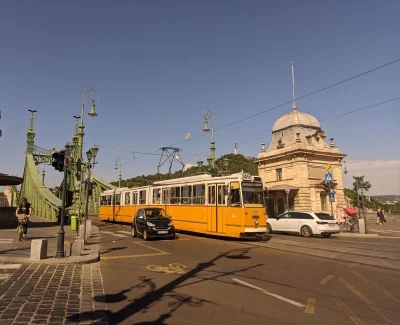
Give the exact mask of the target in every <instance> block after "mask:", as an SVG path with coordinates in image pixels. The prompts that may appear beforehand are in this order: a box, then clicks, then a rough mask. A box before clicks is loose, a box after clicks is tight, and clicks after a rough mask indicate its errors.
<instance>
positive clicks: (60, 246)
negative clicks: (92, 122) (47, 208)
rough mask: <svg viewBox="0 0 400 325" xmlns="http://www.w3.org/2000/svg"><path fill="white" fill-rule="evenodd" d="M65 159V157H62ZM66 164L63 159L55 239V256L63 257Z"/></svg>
mask: <svg viewBox="0 0 400 325" xmlns="http://www.w3.org/2000/svg"><path fill="white" fill-rule="evenodd" d="M68 149H69V144H68V143H67V144H66V145H65V152H68ZM64 159H65V158H64ZM67 170H68V167H67V164H66V163H65V161H64V178H63V187H62V194H61V213H60V230H59V231H58V241H57V252H56V258H62V257H65V253H64V234H65V231H64V216H65V191H66V187H67Z"/></svg>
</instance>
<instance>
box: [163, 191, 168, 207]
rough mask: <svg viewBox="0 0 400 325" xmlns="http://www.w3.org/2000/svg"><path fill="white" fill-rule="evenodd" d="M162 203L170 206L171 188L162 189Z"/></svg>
mask: <svg viewBox="0 0 400 325" xmlns="http://www.w3.org/2000/svg"><path fill="white" fill-rule="evenodd" d="M162 203H163V204H169V188H163V189H162Z"/></svg>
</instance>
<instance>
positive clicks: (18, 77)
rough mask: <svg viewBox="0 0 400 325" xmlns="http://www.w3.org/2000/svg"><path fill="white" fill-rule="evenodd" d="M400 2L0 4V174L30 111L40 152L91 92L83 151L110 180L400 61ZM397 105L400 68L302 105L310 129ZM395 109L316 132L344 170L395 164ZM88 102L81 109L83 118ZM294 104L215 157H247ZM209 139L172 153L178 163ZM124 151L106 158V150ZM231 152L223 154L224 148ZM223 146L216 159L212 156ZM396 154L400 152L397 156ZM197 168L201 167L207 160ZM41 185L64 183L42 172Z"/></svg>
mask: <svg viewBox="0 0 400 325" xmlns="http://www.w3.org/2000/svg"><path fill="white" fill-rule="evenodd" d="M399 12H400V2H399V1H397V0H386V1H384V2H381V1H361V0H359V1H321V0H315V1H301V2H300V1H281V0H279V1H251V0H250V1H232V0H230V1H183V0H182V1H173V0H171V1H68V2H59V1H57V2H54V1H40V2H33V1H24V2H19V1H13V2H3V3H2V4H1V6H0V109H1V111H2V119H1V120H0V129H2V130H3V137H2V138H0V152H1V159H0V167H1V172H3V173H8V174H17V175H22V173H23V164H24V150H25V138H26V135H25V134H26V131H27V128H28V124H29V113H28V111H27V110H28V109H31V108H34V109H36V110H38V113H37V115H36V123H35V129H36V132H37V135H36V139H35V142H36V144H37V145H39V146H41V147H44V148H51V146H53V145H54V146H56V147H57V148H60V147H62V146H63V145H64V143H65V142H66V141H70V138H71V136H72V133H73V128H74V119H73V118H72V116H73V115H80V105H81V98H82V94H83V92H84V90H85V89H87V88H94V89H96V90H97V91H98V92H99V93H100V97H101V98H100V100H99V102H98V104H97V107H96V108H97V112H98V117H96V118H89V117H88V116H87V115H86V117H85V125H86V128H85V132H86V136H85V143H87V144H88V145H90V146H91V145H92V144H98V145H99V146H101V148H100V151H99V155H98V158H99V161H100V163H99V164H98V165H97V166H96V169H95V172H96V173H97V174H98V175H100V176H102V177H104V178H105V179H106V180H111V179H116V178H117V174H118V173H117V171H114V170H113V166H114V160H115V158H116V157H118V156H119V157H121V159H122V161H123V162H125V161H127V160H129V159H131V158H132V155H131V154H130V153H129V150H132V151H142V152H149V151H153V150H156V149H157V148H160V147H162V146H168V145H171V144H174V143H176V142H179V141H181V140H184V139H185V134H186V133H191V135H192V137H194V136H196V135H198V134H201V133H202V131H201V130H202V128H203V119H202V115H201V113H202V110H203V109H205V108H209V109H211V110H212V111H213V114H214V120H215V127H221V126H223V125H226V124H228V123H230V122H234V121H236V120H239V119H241V118H243V117H246V116H249V115H251V114H255V113H258V112H260V111H263V110H266V109H268V108H271V107H273V106H275V105H278V104H281V103H284V102H286V101H288V100H290V99H291V61H294V62H295V79H296V95H297V96H298V97H300V96H301V95H304V94H307V93H309V92H311V91H314V90H317V89H320V88H322V87H324V86H327V85H330V84H332V83H335V82H337V81H340V80H342V79H346V78H348V77H351V76H353V75H356V74H358V73H362V72H364V71H366V70H369V69H371V68H374V67H376V66H379V65H381V64H384V63H387V62H389V61H393V60H395V59H398V58H400V42H399V30H400V20H399V18H398V13H399ZM398 96H400V63H397V64H393V65H391V66H389V67H387V68H383V69H381V70H379V71H376V72H373V73H371V74H368V75H366V76H363V77H360V78H358V79H355V80H352V81H350V82H347V83H344V84H342V85H340V86H338V87H334V88H332V89H329V90H327V91H324V92H321V93H319V94H316V95H314V96H310V97H308V98H307V99H304V100H300V101H298V102H297V106H298V109H299V110H301V111H304V112H307V113H309V114H312V115H314V116H315V117H316V118H317V119H319V120H323V119H324V118H327V117H330V116H334V115H337V114H340V113H343V112H347V111H350V110H354V109H358V108H361V107H364V106H368V105H371V104H374V103H377V102H380V101H384V100H388V99H391V98H394V97H398ZM399 106H400V101H397V102H392V103H390V104H387V105H383V106H380V107H379V108H372V109H369V110H366V111H363V112H360V113H356V114H353V115H349V116H346V117H342V118H338V119H334V120H329V121H326V122H321V124H322V128H323V129H324V131H325V132H326V133H327V134H328V137H331V136H332V137H335V143H336V144H337V145H338V146H339V147H340V149H341V151H342V152H344V153H347V154H348V155H349V156H348V158H347V159H349V160H399V159H400V150H398V149H399V145H398V143H399V142H398V141H399V122H400V121H399ZM89 109H90V102H86V112H85V114H87V112H88V110H89ZM290 110H291V105H286V106H285V107H281V108H279V109H276V110H273V111H271V112H268V113H265V114H263V115H260V116H258V117H257V118H253V119H249V120H247V121H245V122H243V123H240V124H237V125H235V126H232V127H229V128H225V129H223V130H221V131H218V132H216V134H215V138H216V146H217V156H220V155H222V154H225V153H228V152H232V151H233V145H234V143H235V142H237V143H241V142H244V141H247V140H251V139H254V138H257V137H261V136H265V139H261V140H257V141H252V142H248V143H246V144H243V145H240V146H239V150H243V149H246V151H245V154H247V155H251V156H256V155H257V153H258V151H259V150H260V144H261V143H262V142H265V143H266V144H267V145H268V144H269V141H270V138H269V136H270V134H271V128H272V125H273V123H274V121H275V120H276V119H277V118H279V117H280V116H282V115H283V114H285V113H287V112H290ZM209 141H210V135H206V136H203V137H201V138H199V139H195V140H193V141H189V142H186V143H183V144H180V145H179V147H180V148H181V149H182V150H183V151H182V157H184V158H185V157H187V158H185V159H184V161H185V163H192V164H195V163H196V161H197V159H198V158H199V157H200V156H199V155H198V153H204V152H207V151H208V150H209V149H208V148H209ZM113 147H115V148H119V150H117V151H116V152H112V148H113ZM227 147H228V148H227ZM220 148H224V149H220ZM395 148H397V149H395ZM202 158H203V160H205V158H206V156H202ZM157 164H158V157H157V156H147V157H144V158H142V159H138V160H135V161H133V162H131V163H128V164H126V165H124V166H123V176H124V178H126V177H133V176H135V175H138V174H150V173H154V172H155V171H156V168H157ZM46 170H47V171H48V175H49V177H51V178H48V179H47V181H46V182H47V184H48V185H54V184H56V183H58V182H59V174H58V173H55V172H54V171H52V170H51V168H50V167H49V166H47V167H46Z"/></svg>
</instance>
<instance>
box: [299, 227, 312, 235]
mask: <svg viewBox="0 0 400 325" xmlns="http://www.w3.org/2000/svg"><path fill="white" fill-rule="evenodd" d="M300 232H301V235H302V236H303V237H312V235H313V233H312V230H311V228H310V227H309V226H303V227H301V229H300Z"/></svg>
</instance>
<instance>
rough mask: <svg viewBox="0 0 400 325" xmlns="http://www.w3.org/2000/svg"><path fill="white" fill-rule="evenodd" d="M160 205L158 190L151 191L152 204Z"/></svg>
mask: <svg viewBox="0 0 400 325" xmlns="http://www.w3.org/2000/svg"><path fill="white" fill-rule="evenodd" d="M160 203H161V190H160V189H159V188H155V189H153V204H160Z"/></svg>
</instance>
